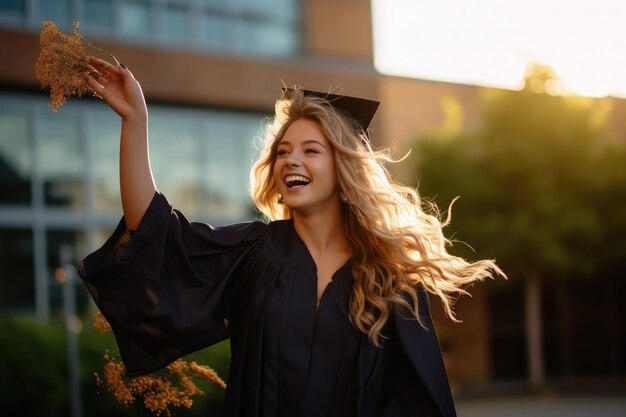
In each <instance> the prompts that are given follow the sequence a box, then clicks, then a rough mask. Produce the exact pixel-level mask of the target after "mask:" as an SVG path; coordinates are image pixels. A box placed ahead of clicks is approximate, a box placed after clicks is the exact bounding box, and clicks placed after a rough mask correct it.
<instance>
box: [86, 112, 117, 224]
mask: <svg viewBox="0 0 626 417" xmlns="http://www.w3.org/2000/svg"><path fill="white" fill-rule="evenodd" d="M89 116H90V117H89V128H88V130H89V133H90V135H89V137H90V139H91V151H92V155H91V158H90V160H91V161H92V164H91V168H92V169H93V174H92V175H93V186H94V196H95V208H96V210H97V211H108V212H120V211H121V209H122V206H121V198H120V181H119V147H120V140H119V138H120V127H121V126H120V125H121V123H120V121H119V117H118V116H117V115H116V114H115V113H113V112H112V111H110V110H109V109H108V108H101V109H99V110H97V111H93V112H92V113H90V114H89Z"/></svg>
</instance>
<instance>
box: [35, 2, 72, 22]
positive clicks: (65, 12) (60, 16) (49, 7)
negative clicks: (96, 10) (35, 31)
mask: <svg viewBox="0 0 626 417" xmlns="http://www.w3.org/2000/svg"><path fill="white" fill-rule="evenodd" d="M37 12H38V13H39V15H38V20H40V21H44V20H52V21H53V22H54V23H55V24H56V25H57V26H59V27H61V28H62V27H69V26H71V24H72V23H73V21H74V20H76V17H75V16H73V14H72V10H71V7H70V1H69V0H55V1H50V0H38V1H37Z"/></svg>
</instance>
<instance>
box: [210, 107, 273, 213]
mask: <svg viewBox="0 0 626 417" xmlns="http://www.w3.org/2000/svg"><path fill="white" fill-rule="evenodd" d="M260 120H261V118H260V117H259V116H246V115H227V114H224V115H219V114H218V115H214V116H212V117H210V118H207V121H206V124H205V130H204V132H203V135H204V136H205V143H206V146H205V147H204V152H205V160H206V164H205V169H204V175H203V176H202V181H203V183H204V186H203V190H205V192H206V193H205V194H204V195H203V203H204V204H203V206H204V207H206V209H205V214H208V215H210V216H211V218H218V219H238V220H242V219H250V213H251V212H252V211H253V203H252V200H251V198H250V197H249V194H248V182H249V175H250V161H251V159H252V157H253V155H254V151H255V150H254V146H253V139H254V136H255V134H256V130H257V129H258V127H259V124H260ZM252 132H254V133H252Z"/></svg>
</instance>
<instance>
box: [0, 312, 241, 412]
mask: <svg viewBox="0 0 626 417" xmlns="http://www.w3.org/2000/svg"><path fill="white" fill-rule="evenodd" d="M83 321H84V326H83V329H82V331H81V333H80V334H79V369H80V379H81V384H80V385H81V387H80V389H81V394H82V409H83V415H86V416H96V417H98V416H102V417H104V416H149V415H151V414H150V412H149V411H147V410H146V409H145V407H144V406H143V404H142V403H141V401H138V402H136V403H134V404H132V405H131V406H129V407H126V406H124V405H122V404H120V403H118V402H117V400H116V399H115V398H114V397H113V394H111V393H110V392H108V391H106V390H105V389H104V388H102V387H98V386H97V385H96V379H95V376H94V373H95V372H99V373H101V371H102V367H103V364H104V361H103V354H104V352H105V350H106V349H109V350H111V351H113V350H115V349H116V345H115V340H114V338H113V335H112V334H110V333H109V334H104V335H103V334H100V333H98V332H96V331H95V330H94V329H93V328H92V323H93V313H92V312H91V313H89V314H88V316H87V317H86V318H85V319H84V320H83ZM0 357H1V358H2V361H0V404H2V406H3V413H6V415H19V416H24V417H27V416H46V417H56V416H59V417H60V416H68V415H70V411H69V410H70V398H69V384H68V372H67V352H66V342H65V333H64V326H63V323H62V322H61V321H60V320H51V321H49V322H47V323H41V322H38V321H36V320H35V319H34V318H32V317H30V316H24V317H21V316H0ZM188 359H190V360H195V361H196V362H198V363H200V364H207V365H210V366H211V367H213V368H214V369H215V370H216V371H217V372H218V373H219V375H220V376H221V377H222V378H224V379H226V378H227V377H228V364H229V362H230V348H229V345H228V342H223V343H220V344H218V345H215V346H212V347H210V348H208V349H204V350H202V351H200V352H196V353H194V354H192V355H189V356H188ZM197 385H198V386H199V387H200V388H201V389H202V390H203V391H204V392H205V394H206V396H204V397H199V398H198V399H195V400H194V405H193V407H192V408H191V409H190V410H188V409H174V410H172V411H173V414H174V415H176V416H179V417H183V416H205V417H206V416H218V415H221V409H222V402H223V396H224V390H223V389H221V388H218V387H216V386H215V385H212V384H208V383H205V382H204V381H197Z"/></svg>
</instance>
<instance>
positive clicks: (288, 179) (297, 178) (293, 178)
mask: <svg viewBox="0 0 626 417" xmlns="http://www.w3.org/2000/svg"><path fill="white" fill-rule="evenodd" d="M294 181H298V182H306V183H309V182H311V180H310V179H308V178H307V177H303V176H301V175H289V176H288V177H285V182H294Z"/></svg>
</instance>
